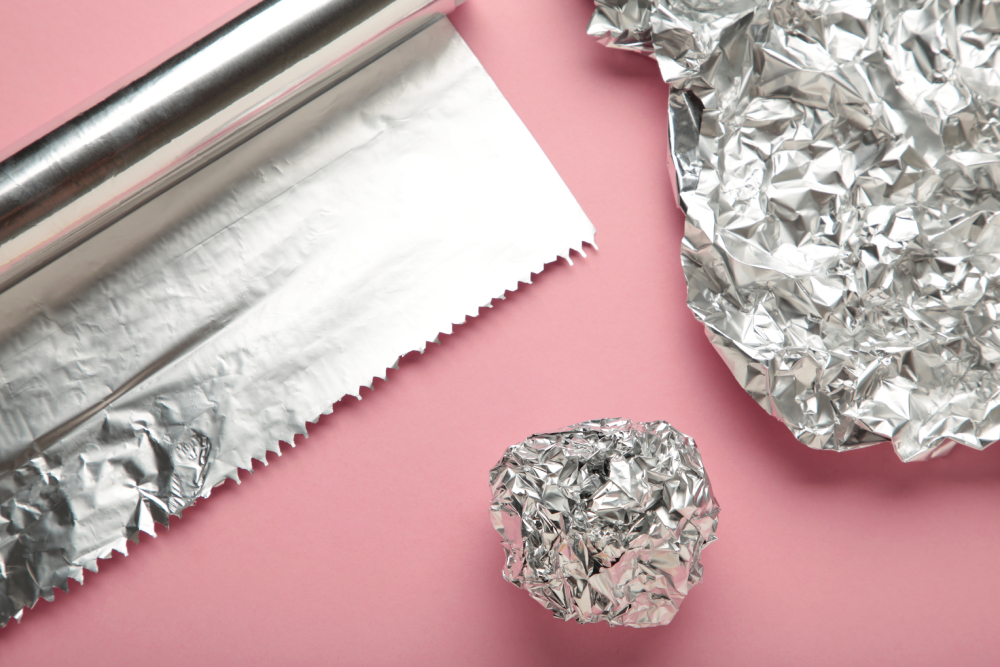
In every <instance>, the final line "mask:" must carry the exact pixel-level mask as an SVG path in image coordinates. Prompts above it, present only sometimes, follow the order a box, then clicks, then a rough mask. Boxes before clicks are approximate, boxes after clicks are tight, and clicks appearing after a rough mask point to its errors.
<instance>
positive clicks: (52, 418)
mask: <svg viewBox="0 0 1000 667" xmlns="http://www.w3.org/2000/svg"><path fill="white" fill-rule="evenodd" d="M593 233H594V229H593V227H592V225H591V224H590V222H589V221H588V220H587V219H586V217H585V216H584V214H583V212H582V211H581V210H580V208H579V206H578V205H577V204H576V202H575V200H574V199H573V197H572V195H571V194H570V193H569V191H568V190H567V188H566V187H565V185H564V184H563V183H562V181H561V180H560V179H559V177H558V175H557V174H556V173H555V171H554V169H553V168H552V166H551V165H550V164H549V163H548V161H547V160H546V158H545V156H544V155H543V154H542V152H541V150H540V149H539V148H538V146H537V144H536V143H535V142H534V141H533V140H532V138H531V136H530V135H529V134H528V132H527V130H526V129H525V128H524V126H523V125H522V124H521V123H520V121H519V120H518V118H517V117H516V115H515V114H514V112H513V111H512V110H511V108H510V107H509V105H508V104H507V103H506V102H505V100H504V99H503V97H502V96H501V94H500V92H499V91H498V90H497V89H496V87H495V86H494V84H493V83H492V81H491V80H490V78H489V77H488V75H487V74H486V73H485V71H484V70H483V69H482V67H481V66H480V64H479V63H478V61H477V60H476V58H475V57H474V56H473V55H472V53H471V52H470V51H469V49H468V47H467V46H466V45H465V43H464V42H463V41H462V39H461V38H460V37H459V36H458V34H457V33H456V32H455V31H454V29H453V28H452V27H451V25H450V24H449V23H448V22H447V21H446V20H442V21H440V22H438V23H435V24H433V25H432V26H431V27H429V28H427V29H425V30H424V31H422V32H420V33H419V34H417V35H416V36H414V37H412V38H411V39H409V40H408V41H406V42H404V43H403V44H401V45H400V46H398V47H396V48H395V49H394V50H392V51H391V52H389V53H388V54H386V55H384V56H383V57H381V58H380V59H378V60H376V61H375V62H373V63H372V64H370V65H368V66H367V67H366V68H365V69H363V70H362V71H361V72H359V73H358V74H355V75H354V76H352V77H350V78H348V79H346V80H345V81H343V82H341V83H340V84H339V85H337V86H336V87H334V88H333V89H331V90H330V91H329V92H327V93H325V94H323V95H321V96H319V97H317V98H316V99H314V100H313V101H312V102H310V103H309V104H307V105H305V106H304V107H302V108H300V109H299V110H298V111H296V112H294V113H292V114H291V115H288V116H286V117H285V118H284V119H282V120H280V121H278V122H277V123H275V124H274V125H272V126H271V127H270V128H269V129H267V130H266V131H265V132H263V133H261V134H259V135H257V136H256V137H254V138H252V139H250V140H249V141H247V142H246V143H243V144H242V145H240V146H239V147H237V148H235V149H233V150H232V151H230V152H229V153H227V154H226V155H224V156H223V157H221V158H219V159H218V160H216V161H215V162H212V163H211V164H209V165H208V166H206V167H204V168H202V169H201V170H200V171H199V172H197V174H195V176H194V177H191V178H188V179H186V180H183V181H182V182H180V183H179V184H177V185H175V186H174V187H173V188H171V189H169V190H167V191H166V192H164V193H162V194H160V195H159V196H158V197H156V198H155V199H153V200H152V201H150V202H149V203H147V204H146V205H144V206H142V207H140V208H138V209H137V210H135V211H134V212H132V213H131V214H129V215H128V216H126V217H124V218H123V219H121V220H120V221H119V222H117V223H116V224H114V225H112V226H110V227H108V228H107V229H105V230H104V231H103V232H101V233H99V234H97V235H96V236H93V237H92V238H90V240H88V241H86V242H85V243H83V244H81V245H78V246H77V247H75V248H74V249H73V250H71V251H70V252H68V253H66V254H64V255H62V257H61V258H60V259H58V260H57V261H54V262H51V263H49V264H47V265H45V266H44V267H43V268H41V269H40V270H38V271H37V272H35V273H33V274H32V275H31V276H30V277H28V278H26V279H24V280H21V281H20V282H18V283H17V284H15V285H14V286H12V287H11V288H9V289H8V290H6V291H5V292H3V293H2V294H0V311H2V312H3V313H4V317H3V318H2V320H0V622H5V621H7V620H8V619H10V618H20V615H21V613H22V611H23V608H24V607H27V606H31V605H33V604H34V603H35V601H36V600H37V599H38V598H39V597H45V598H51V597H52V595H53V592H54V589H56V588H63V589H65V588H66V586H67V583H68V579H70V578H73V579H77V580H82V577H83V572H84V570H85V569H90V570H95V571H96V569H97V561H98V559H100V558H104V557H107V556H109V555H110V554H111V552H112V551H113V550H118V551H122V552H124V551H126V541H127V540H128V539H137V538H138V534H139V533H140V531H142V532H146V533H149V534H154V531H155V524H156V523H157V522H160V523H164V524H166V523H167V521H168V518H169V517H170V516H171V515H179V514H180V513H181V511H182V510H183V509H185V508H186V507H189V506H190V505H191V504H192V503H194V502H195V501H196V500H197V499H199V498H205V497H208V496H209V494H210V493H211V491H212V488H213V487H215V486H216V485H218V484H220V483H222V482H224V481H225V480H226V479H237V475H238V471H239V470H241V469H244V470H249V469H251V466H252V462H253V459H258V460H261V461H263V460H264V458H265V455H266V453H267V452H278V448H279V442H280V441H285V442H292V439H293V437H294V436H295V435H296V434H300V433H304V432H305V425H306V422H309V421H311V420H315V419H317V418H318V417H319V416H320V415H321V414H324V413H328V412H330V410H331V405H332V404H333V403H334V402H335V401H337V400H338V399H340V398H341V397H344V396H347V395H357V394H358V392H359V388H360V387H363V386H371V384H372V381H373V378H376V377H379V378H384V377H385V372H386V369H387V368H388V367H392V366H393V365H394V364H395V363H396V361H397V360H398V358H399V357H400V356H401V355H403V354H406V353H407V352H410V351H412V350H422V349H423V348H424V346H425V344H426V342H427V341H431V340H434V339H435V338H436V337H437V336H438V335H439V334H440V333H442V332H443V333H450V332H451V331H452V326H453V325H454V324H457V323H461V322H463V321H464V320H465V319H466V318H467V317H469V316H474V315H475V314H476V313H477V312H478V309H479V308H480V307H481V306H484V305H488V304H489V303H490V301H491V299H493V298H496V297H501V296H502V295H503V294H504V292H505V290H514V289H516V288H517V286H518V282H519V281H521V282H530V278H531V274H532V273H533V272H538V271H541V270H542V268H543V266H544V264H545V263H546V262H551V261H553V260H555V259H557V258H558V257H566V258H567V259H568V255H569V252H570V250H571V249H576V250H582V245H583V244H584V243H585V242H592V241H593ZM247 511H253V508H252V507H248V508H247Z"/></svg>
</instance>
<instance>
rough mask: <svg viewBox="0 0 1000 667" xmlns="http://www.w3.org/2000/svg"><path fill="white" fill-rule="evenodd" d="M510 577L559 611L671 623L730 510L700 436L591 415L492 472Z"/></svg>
mask: <svg viewBox="0 0 1000 667" xmlns="http://www.w3.org/2000/svg"><path fill="white" fill-rule="evenodd" d="M490 487H491V489H492V491H493V502H492V504H491V506H490V511H491V515H492V519H493V527H494V528H496V529H497V531H498V532H499V533H500V536H501V537H502V538H503V547H504V551H506V553H507V564H506V566H505V568H504V578H505V579H506V580H507V581H509V582H511V583H513V584H514V585H516V586H518V587H520V588H523V589H525V590H527V591H528V593H529V594H530V595H531V597H532V598H534V599H535V600H537V601H538V602H539V603H540V604H542V605H543V606H544V607H546V608H547V609H551V610H552V611H553V613H554V614H555V616H556V617H557V618H562V619H564V620H570V619H576V620H577V621H578V622H580V623H594V622H597V621H607V622H608V623H609V624H611V625H627V626H632V627H649V626H655V625H664V624H666V623H669V622H670V621H671V620H672V619H673V617H674V615H675V614H676V613H677V610H678V609H679V608H680V604H681V602H682V601H683V600H684V597H685V596H686V595H687V594H688V591H689V590H690V588H691V586H694V585H695V584H697V583H698V582H699V581H701V576H702V566H701V563H700V562H699V557H700V555H701V550H702V548H704V547H705V545H707V544H708V543H709V542H712V541H713V540H715V529H716V526H717V524H718V515H719V506H718V503H716V500H715V497H714V496H713V495H712V487H711V485H710V484H709V482H708V476H707V475H706V474H705V468H704V466H703V465H702V462H701V454H700V453H699V452H698V449H697V447H695V444H694V440H692V439H691V438H689V437H687V436H686V435H684V434H682V433H680V432H679V431H677V430H676V429H674V428H673V427H671V426H670V424H667V423H666V422H650V423H646V424H643V423H636V424H633V423H632V422H630V421H628V420H623V419H604V420H600V421H593V422H584V423H582V424H577V425H576V426H571V427H569V428H567V429H566V430H564V431H559V432H557V433H545V434H540V435H533V436H531V437H530V438H528V439H527V440H525V441H524V442H522V443H520V444H517V445H514V446H513V447H511V448H510V449H508V450H507V452H506V453H505V454H504V456H503V458H502V459H501V460H500V462H499V463H498V464H497V465H496V467H495V468H493V470H491V471H490Z"/></svg>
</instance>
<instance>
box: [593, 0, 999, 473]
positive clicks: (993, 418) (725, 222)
mask: <svg viewBox="0 0 1000 667" xmlns="http://www.w3.org/2000/svg"><path fill="white" fill-rule="evenodd" d="M597 5H598V9H597V12H596V13H595V15H594V18H593V21H592V23H591V25H590V29H589V32H590V33H591V34H592V35H595V36H599V37H601V39H602V40H603V41H604V42H605V43H608V44H609V45H612V46H619V47H623V48H628V49H632V50H637V51H642V52H647V53H652V54H653V55H654V57H655V58H656V60H657V62H658V63H659V65H660V69H661V72H662V74H663V77H664V79H665V80H666V81H667V82H669V83H670V84H671V105H670V123H671V135H672V137H671V141H672V153H673V161H674V168H675V170H676V181H677V187H678V191H679V192H678V194H679V201H680V203H681V205H682V207H683V208H684V210H685V212H686V214H687V227H686V231H685V239H684V243H683V248H682V260H683V264H684V271H685V274H686V276H687V280H688V303H689V305H690V307H691V309H692V310H693V311H694V313H695V316H696V317H697V318H698V319H699V320H700V321H702V322H704V324H705V326H706V330H707V332H708V335H709V338H710V339H711V340H712V342H713V343H714V345H715V346H716V348H717V349H718V351H719V352H720V354H721V355H722V356H723V357H724V359H725V360H726V362H727V363H728V364H729V366H730V368H731V369H732V371H733V374H734V375H735V376H736V378H737V379H738V380H739V381H740V383H741V384H742V385H743V386H744V387H745V388H746V390H747V391H748V392H749V393H750V394H751V395H752V396H753V397H754V398H755V399H756V400H757V401H758V402H759V403H760V404H761V405H762V406H763V407H764V408H765V409H766V410H768V411H769V412H771V414H773V415H774V416H775V417H777V418H778V419H779V420H781V421H782V422H784V423H785V424H787V425H788V427H789V428H790V429H791V430H792V431H793V433H794V434H795V435H796V437H798V438H799V440H801V441H802V442H803V443H805V444H806V445H808V446H810V447H812V448H815V449H829V450H849V449H852V448H856V447H862V446H865V445H870V444H874V443H878V442H884V441H887V440H888V441H891V442H892V445H893V447H894V448H895V451H896V453H897V454H898V455H899V457H900V458H901V459H903V460H904V461H913V460H920V459H925V458H928V457H931V456H935V455H940V454H942V453H946V452H947V451H949V450H950V449H951V448H952V447H953V446H954V445H955V444H956V443H957V444H962V445H966V446H969V447H973V448H976V449H982V448H984V447H986V446H987V445H989V444H991V443H992V442H994V441H996V440H997V439H998V438H1000V369H998V363H1000V320H998V315H1000V294H998V288H997V280H998V278H1000V214H998V211H1000V201H998V200H1000V156H998V155H1000V53H998V52H1000V4H998V3H996V2H989V1H985V2H984V1H982V0H885V1H882V0H877V1H870V0H816V1H814V0H733V1H727V2H715V1H709V0H701V1H699V0H693V1H684V0H658V1H657V0H627V1H626V2H621V1H619V0H598V2H597Z"/></svg>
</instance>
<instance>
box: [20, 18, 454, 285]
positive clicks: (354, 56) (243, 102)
mask: <svg viewBox="0 0 1000 667" xmlns="http://www.w3.org/2000/svg"><path fill="white" fill-rule="evenodd" d="M461 1H462V0H265V1H264V2H262V3H261V4H260V5H257V6H256V7H254V8H253V9H251V10H249V11H247V12H245V13H244V14H242V15H240V16H239V17H237V18H236V19H234V20H232V21H231V22H229V23H228V24H226V25H225V26H223V27H221V28H219V29H218V30H216V31H215V32H213V33H212V34H210V35H209V36H207V37H205V38H204V39H202V40H201V41H199V42H198V43H196V44H194V45H193V46H191V47H190V48H188V49H187V50H185V51H183V52H182V53H180V54H178V55H177V56H175V57H173V58H171V59H170V60H168V61H167V62H165V63H164V64H162V65H160V66H159V67H157V68H156V69H154V70H153V71H152V72H150V73H149V74H147V75H145V76H144V77H142V78H141V79H139V80H138V81H136V82H134V83H132V84H131V85H129V86H126V87H125V88H123V89H122V90H120V91H118V92H117V93H115V94H114V95H112V96H111V97H109V98H108V99H106V100H104V101H103V102H101V103H100V104H98V105H97V106H95V107H93V108H91V109H89V110H88V111H86V112H84V113H82V114H80V115H79V116H77V117H76V118H73V119H72V120H70V121H69V122H67V123H65V124H63V125H62V126H60V127H59V128H57V129H55V130H53V131H52V132H51V133H49V134H48V135H46V136H44V137H42V138H41V139H39V140H38V141H36V142H35V143H33V144H31V145H30V146H28V147H26V148H24V149H23V150H21V151H20V152H18V153H17V154H15V155H14V156H12V157H10V158H8V159H7V160H5V161H4V162H3V163H0V291H3V290H4V289H6V288H8V287H10V285H12V284H14V283H16V282H17V281H18V280H20V279H22V278H23V277H24V276H26V275H29V274H31V273H32V272H34V271H36V270H37V269H38V268H39V267H40V266H43V265H44V264H45V263H46V262H48V261H51V260H52V259H53V258H55V257H58V256H59V255H60V254H62V253H65V252H66V251H67V250H69V249H70V248H72V247H74V246H76V245H78V244H79V243H81V242H82V241H84V240H86V239H87V238H89V237H90V236H93V234H95V233H97V232H98V231H100V230H101V229H104V228H105V227H107V226H108V225H110V224H113V223H114V222H115V221H116V220H119V219H120V218H121V217H123V216H124V215H126V214H127V213H128V212H130V211H132V210H135V208H137V207H138V206H140V205H141V204H143V203H144V202H147V201H149V200H150V199H152V198H153V197H155V196H156V195H157V194H159V193H160V192H163V191H164V190H165V189H167V188H168V187H170V186H171V185H172V184H174V183H177V182H178V181H180V180H181V179H182V178H184V177H186V176H188V175H190V174H191V173H193V172H194V171H196V170H198V169H199V168H201V167H202V166H204V165H205V164H207V163H208V162H210V161H212V160H213V159H215V158H217V157H219V156H220V155H222V154H224V153H225V152H226V151H227V150H229V149H231V148H232V147H233V146H235V145H238V144H239V143H241V142H243V141H245V140H246V139H247V138H249V137H251V136H253V135H254V134H256V133H258V132H259V131H260V130H262V129H264V128H265V127H267V126H268V125H270V124H272V123H274V122H275V121H276V120H278V119H279V118H282V117H283V116H285V115H287V114H288V113H290V112H291V111H293V110H294V109H296V108H299V107H300V106H301V105H302V104H304V103H305V102H307V101H309V100H310V99H313V98H314V97H315V96H316V95H318V94H320V93H321V92H323V91H324V90H327V89H329V88H330V86H332V85H334V84H335V83H337V82H338V81H340V80H342V79H343V78H344V77H346V76H348V75H350V74H351V73H353V72H355V71H357V70H358V69H359V68H360V67H362V66H364V65H365V64H366V63H367V62H370V61H371V60H372V59H373V58H375V57H377V56H378V55H380V54H381V53H384V52H385V51H386V50H387V49H389V48H391V47H392V46H393V45H395V44H397V43H399V41H401V40H402V39H405V37H406V36H408V35H410V34H412V33H413V32H415V31H416V30H419V29H420V28H422V27H423V26H425V25H427V23H428V22H429V21H433V20H434V19H436V18H437V17H438V16H440V15H442V14H444V13H447V12H448V11H450V10H451V9H454V7H455V6H456V5H457V4H460V3H461Z"/></svg>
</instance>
